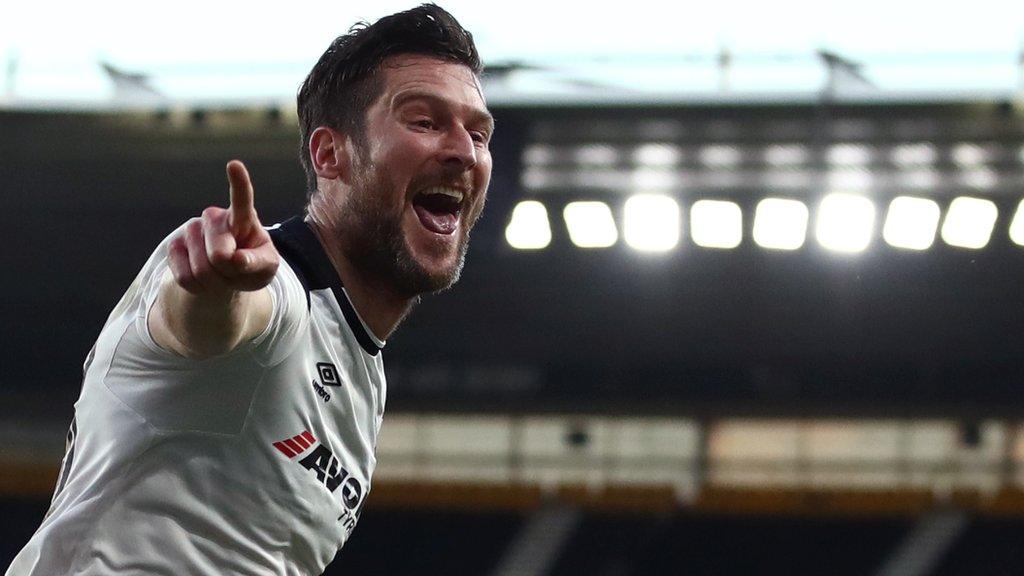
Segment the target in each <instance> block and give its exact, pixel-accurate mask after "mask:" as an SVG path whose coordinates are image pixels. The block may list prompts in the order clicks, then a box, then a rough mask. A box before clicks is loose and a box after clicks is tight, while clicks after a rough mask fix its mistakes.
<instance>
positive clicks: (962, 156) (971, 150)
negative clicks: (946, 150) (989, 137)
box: [951, 142, 991, 168]
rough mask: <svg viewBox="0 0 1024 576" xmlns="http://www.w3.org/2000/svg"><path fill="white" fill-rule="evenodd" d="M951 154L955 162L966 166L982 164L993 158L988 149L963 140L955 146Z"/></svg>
mask: <svg viewBox="0 0 1024 576" xmlns="http://www.w3.org/2000/svg"><path fill="white" fill-rule="evenodd" d="M951 155H952V156H953V162H956V163H957V164H958V165H959V166H961V167H964V168H972V167H975V166H981V165H982V164H984V163H985V162H987V161H988V160H990V159H991V158H990V156H991V154H990V153H989V152H988V150H985V149H984V148H982V147H981V146H978V145H977V144H971V143H969V142H962V143H960V144H957V145H956V146H954V147H953V150H952V152H951Z"/></svg>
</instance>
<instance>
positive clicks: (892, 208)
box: [882, 196, 940, 250]
mask: <svg viewBox="0 0 1024 576" xmlns="http://www.w3.org/2000/svg"><path fill="white" fill-rule="evenodd" d="M939 213H940V210H939V205H938V204H937V203H936V202H935V201H934V200H929V199H927V198H914V197H912V196H899V197H897V198H894V199H893V201H892V202H890V203H889V212H888V214H886V217H885V226H884V227H883V228H882V237H883V238H885V241H886V242H888V243H889V245H890V246H895V247H897V248H907V249H909V250H926V249H928V248H930V247H931V245H932V243H933V242H935V231H936V230H937V229H938V227H939Z"/></svg>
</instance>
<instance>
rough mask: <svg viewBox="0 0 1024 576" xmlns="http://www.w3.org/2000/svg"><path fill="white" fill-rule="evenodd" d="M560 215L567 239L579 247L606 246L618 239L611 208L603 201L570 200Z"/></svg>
mask: <svg viewBox="0 0 1024 576" xmlns="http://www.w3.org/2000/svg"><path fill="white" fill-rule="evenodd" d="M562 216H563V217H564V218H565V226H566V228H568V229H569V239H570V240H572V243H573V244H575V245H577V246H579V247H580V248H607V247H608V246H611V245H612V244H615V242H616V241H618V239H619V232H618V230H616V228H615V219H614V218H613V217H612V210H611V208H609V207H608V205H607V204H605V203H604V202H570V203H569V204H567V205H566V206H565V210H564V211H563V212H562Z"/></svg>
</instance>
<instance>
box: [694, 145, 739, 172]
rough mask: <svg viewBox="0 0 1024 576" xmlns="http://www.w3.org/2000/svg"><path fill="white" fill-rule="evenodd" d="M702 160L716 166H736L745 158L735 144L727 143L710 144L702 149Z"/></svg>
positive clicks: (700, 153)
mask: <svg viewBox="0 0 1024 576" xmlns="http://www.w3.org/2000/svg"><path fill="white" fill-rule="evenodd" d="M699 155H700V161H701V162H703V163H705V164H707V165H708V166H712V167H715V168H728V167H730V166H736V165H737V164H739V163H740V161H741V160H742V159H743V156H742V154H740V151H739V150H738V149H737V148H736V147H735V146H729V145H726V144H709V145H707V146H704V147H703V148H701V149H700V152H699Z"/></svg>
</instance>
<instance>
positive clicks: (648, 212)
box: [623, 194, 682, 252]
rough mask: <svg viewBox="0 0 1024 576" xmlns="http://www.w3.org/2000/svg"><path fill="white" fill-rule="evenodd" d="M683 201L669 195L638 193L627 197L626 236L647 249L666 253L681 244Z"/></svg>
mask: <svg viewBox="0 0 1024 576" xmlns="http://www.w3.org/2000/svg"><path fill="white" fill-rule="evenodd" d="M680 212H681V210H680V208H679V204H678V203H677V202H676V201H675V200H674V199H672V198H671V197H669V196H661V195H657V194H637V195H635V196H632V197H630V198H629V199H628V200H626V206H625V211H624V220H625V221H624V225H623V236H624V237H625V239H626V243H627V244H629V245H630V246H632V247H633V248H635V249H637V250H641V251H644V252H664V251H667V250H671V249H672V248H674V247H675V246H676V244H678V243H679V235H680V234H681V228H682V224H681V223H680Z"/></svg>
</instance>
